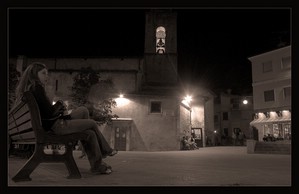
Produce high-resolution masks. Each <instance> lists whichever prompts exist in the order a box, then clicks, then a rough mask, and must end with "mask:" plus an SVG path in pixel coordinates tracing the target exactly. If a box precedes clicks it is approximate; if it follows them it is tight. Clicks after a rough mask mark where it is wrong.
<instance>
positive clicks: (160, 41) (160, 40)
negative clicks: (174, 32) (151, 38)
mask: <svg viewBox="0 0 299 194" xmlns="http://www.w3.org/2000/svg"><path fill="white" fill-rule="evenodd" d="M165 38H166V30H165V28H164V27H163V26H160V27H158V28H157V29H156V53H158V54H164V53H165Z"/></svg>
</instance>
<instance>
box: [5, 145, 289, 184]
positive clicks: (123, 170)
mask: <svg viewBox="0 0 299 194" xmlns="http://www.w3.org/2000/svg"><path fill="white" fill-rule="evenodd" d="M79 156H80V152H78V151H74V157H75V160H76V163H77V165H78V167H79V170H80V172H81V174H82V178H81V179H66V176H67V174H68V172H67V169H66V167H65V165H64V164H57V163H56V164H55V163H42V164H40V165H39V166H38V167H37V168H36V169H35V170H34V171H33V173H32V174H31V176H30V177H31V178H32V181H25V182H17V183H15V182H13V181H12V180H11V178H12V177H13V176H14V175H15V174H16V172H17V171H18V169H19V168H20V167H21V166H22V165H23V164H24V163H25V162H26V159H21V158H17V157H10V158H9V159H8V187H18V186H22V187H24V186H25V187H32V186H47V187H52V186H66V187H67V186H72V187H73V186H76V187H97V186H108V187H118V186H132V187H134V186H150V187H151V186H196V187H205V186H208V187H222V186H224V187H226V186H228V187H231V186H237V187H242V186H243V187H259V186H262V187H273V186H274V187H277V186H279V187H280V186H282V187H290V186H291V185H292V180H291V179H292V176H291V174H292V173H291V172H292V171H291V170H292V169H291V155H277V154H247V150H246V147H244V146H236V147H233V146H232V147H205V148H200V149H198V150H191V151H166V152H137V151H119V153H118V154H117V155H115V156H113V157H108V158H106V159H105V160H104V161H105V162H106V163H108V164H110V165H111V166H112V167H113V172H112V174H110V175H92V174H91V173H90V172H89V168H90V166H89V162H88V160H87V159H79Z"/></svg>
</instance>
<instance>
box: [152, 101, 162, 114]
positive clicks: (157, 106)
mask: <svg viewBox="0 0 299 194" xmlns="http://www.w3.org/2000/svg"><path fill="white" fill-rule="evenodd" d="M161 112H162V108H161V102H160V101H151V107H150V113H161Z"/></svg>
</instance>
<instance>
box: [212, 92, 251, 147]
mask: <svg viewBox="0 0 299 194" xmlns="http://www.w3.org/2000/svg"><path fill="white" fill-rule="evenodd" d="M245 100H246V102H245ZM214 114H215V116H214V122H215V132H214V136H215V138H214V140H212V142H211V143H212V145H213V144H214V145H245V143H246V141H245V140H246V139H247V138H251V137H252V134H251V130H250V124H249V123H250V122H251V121H252V119H253V116H252V115H253V99H252V96H241V95H234V94H231V91H230V90H227V92H225V93H224V92H222V93H220V94H219V96H217V97H216V98H215V102H214Z"/></svg>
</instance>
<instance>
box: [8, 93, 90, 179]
mask: <svg viewBox="0 0 299 194" xmlns="http://www.w3.org/2000/svg"><path fill="white" fill-rule="evenodd" d="M8 136H9V141H10V146H12V147H22V148H26V147H27V148H26V149H29V151H30V149H31V150H32V153H31V155H30V158H29V159H28V160H27V162H26V163H25V164H24V165H23V167H22V168H21V169H20V170H19V171H18V172H17V174H16V175H15V176H14V177H13V178H12V180H13V181H15V182H18V181H31V178H30V174H31V173H32V172H33V171H34V169H35V168H36V167H37V166H38V165H39V164H40V163H42V162H44V163H50V162H51V163H64V164H65V165H66V167H67V170H68V172H69V175H68V176H67V178H70V179H75V178H81V174H80V171H79V169H78V167H77V164H76V162H75V160H74V157H73V148H74V145H75V144H76V143H77V142H78V140H87V137H88V135H87V134H84V133H76V134H69V135H55V134H54V133H53V132H52V133H51V132H46V131H45V130H44V128H43V127H42V123H41V117H40V112H39V108H38V105H37V103H36V101H35V98H34V96H33V95H32V94H31V93H30V92H25V93H24V96H23V98H22V102H20V104H18V106H16V107H14V108H13V109H12V110H10V111H9V121H8ZM56 144H57V145H64V146H65V151H64V153H61V154H54V153H52V154H49V153H45V152H44V148H45V147H46V146H47V145H56ZM28 146H29V148H28Z"/></svg>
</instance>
